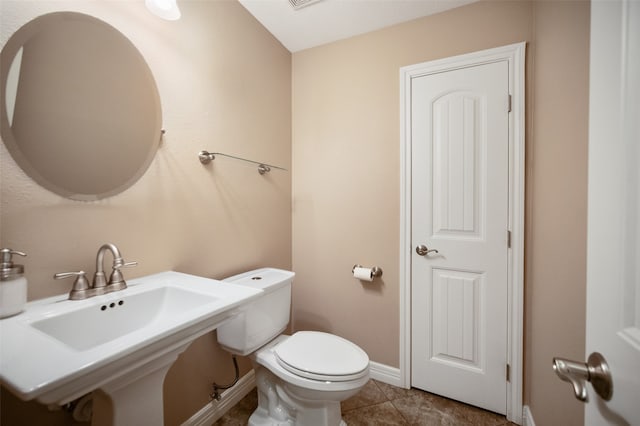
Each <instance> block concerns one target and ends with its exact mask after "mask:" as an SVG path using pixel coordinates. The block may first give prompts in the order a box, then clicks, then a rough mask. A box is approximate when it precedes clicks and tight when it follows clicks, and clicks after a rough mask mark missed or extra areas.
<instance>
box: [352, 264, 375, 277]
mask: <svg viewBox="0 0 640 426" xmlns="http://www.w3.org/2000/svg"><path fill="white" fill-rule="evenodd" d="M362 267H363V266H362V265H358V264H356V265H353V268H351V273H352V274H353V273H354V272H355V270H356V268H362ZM381 276H382V268H380V267H379V266H374V267H373V268H371V278H379V277H381Z"/></svg>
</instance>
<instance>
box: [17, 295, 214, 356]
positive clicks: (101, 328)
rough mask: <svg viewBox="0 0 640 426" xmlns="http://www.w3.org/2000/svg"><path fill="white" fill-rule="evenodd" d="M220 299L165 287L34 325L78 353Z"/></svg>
mask: <svg viewBox="0 0 640 426" xmlns="http://www.w3.org/2000/svg"><path fill="white" fill-rule="evenodd" d="M219 300H220V297H217V296H213V295H209V294H206V295H205V294H203V293H196V292H194V291H191V290H188V289H181V288H178V287H170V286H162V287H160V288H153V289H151V290H149V291H143V292H140V293H137V294H128V295H126V296H124V295H123V296H120V295H119V294H118V297H117V298H113V297H111V298H109V300H105V301H100V303H98V304H95V303H94V304H91V305H90V306H87V307H83V308H81V309H76V310H73V311H71V312H64V313H61V314H59V315H55V316H52V317H49V318H44V319H41V320H37V321H35V322H32V323H31V324H30V325H31V326H32V327H35V328H36V329H38V330H40V331H42V332H43V333H46V334H48V335H49V336H51V337H53V338H54V339H57V340H59V341H60V342H61V343H64V344H65V345H68V346H70V347H72V348H74V349H76V350H78V351H85V350H88V349H91V348H94V347H96V346H100V345H102V344H105V343H107V342H110V341H112V340H114V339H117V338H119V337H121V336H124V335H126V334H128V333H132V332H134V331H136V330H141V329H143V328H145V327H149V326H150V325H152V324H154V323H155V325H161V323H162V321H167V320H171V319H175V318H174V317H175V316H180V315H183V314H185V313H186V312H188V311H190V310H192V309H197V308H201V307H202V306H205V305H209V304H212V303H215V302H216V301H219Z"/></svg>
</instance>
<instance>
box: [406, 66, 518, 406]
mask: <svg viewBox="0 0 640 426" xmlns="http://www.w3.org/2000/svg"><path fill="white" fill-rule="evenodd" d="M508 87H509V85H508V62H507V61H498V62H493V63H489V64H484V65H478V66H472V67H467V68H461V69H456V70H453V71H448V72H442V73H437V74H430V75H425V76H420V77H416V78H414V79H413V80H412V83H411V97H412V101H411V144H412V166H411V169H412V195H411V196H412V224H411V226H412V245H413V247H416V246H418V245H421V244H425V245H426V246H428V247H429V248H430V249H436V250H438V252H437V253H436V252H431V253H429V254H427V255H424V256H421V255H419V254H418V253H416V252H413V256H412V266H411V270H412V277H411V279H412V297H411V299H412V307H411V312H412V360H411V363H412V379H411V381H412V386H415V387H418V388H421V389H425V390H427V391H430V392H433V393H437V394H440V395H444V396H447V397H450V398H453V399H456V400H459V401H463V402H466V403H469V404H473V405H477V406H480V407H483V408H486V409H489V410H492V411H495V412H499V413H503V414H504V413H505V412H506V375H505V371H506V359H507V323H506V320H507V306H508V305H507V304H508V300H507V297H508V293H507V285H508V277H507V273H508V257H507V255H508V247H507V229H508V206H509V204H508V203H509V199H508V178H509V170H508V154H509V152H508V143H509V139H508V137H509V128H508V125H509V123H508V107H507V105H508V103H507V101H508V95H509V93H508Z"/></svg>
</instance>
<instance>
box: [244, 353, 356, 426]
mask: <svg viewBox="0 0 640 426" xmlns="http://www.w3.org/2000/svg"><path fill="white" fill-rule="evenodd" d="M255 371H256V384H257V387H258V408H256V410H255V411H254V412H253V414H251V417H250V418H249V425H250V426H294V425H298V426H307V425H308V426H346V423H345V422H344V420H342V413H341V410H340V402H339V401H322V400H313V401H311V400H304V399H300V398H297V397H295V396H294V395H292V393H293V394H295V389H291V385H290V384H286V383H285V384H283V383H282V381H281V380H280V379H279V378H278V377H276V376H275V375H274V374H273V373H272V372H270V371H269V370H268V369H266V368H264V367H262V366H261V365H255ZM283 386H287V387H288V388H289V389H288V391H287V390H285V388H284V387H283Z"/></svg>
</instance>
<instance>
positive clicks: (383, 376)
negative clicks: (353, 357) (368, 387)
mask: <svg viewBox="0 0 640 426" xmlns="http://www.w3.org/2000/svg"><path fill="white" fill-rule="evenodd" d="M369 373H370V374H371V378H372V379H374V380H377V381H379V382H382V383H386V384H388V385H393V386H397V387H400V388H401V387H403V386H402V381H401V380H400V369H399V368H395V367H389V366H388V365H384V364H380V363H377V362H374V361H370V362H369Z"/></svg>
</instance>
